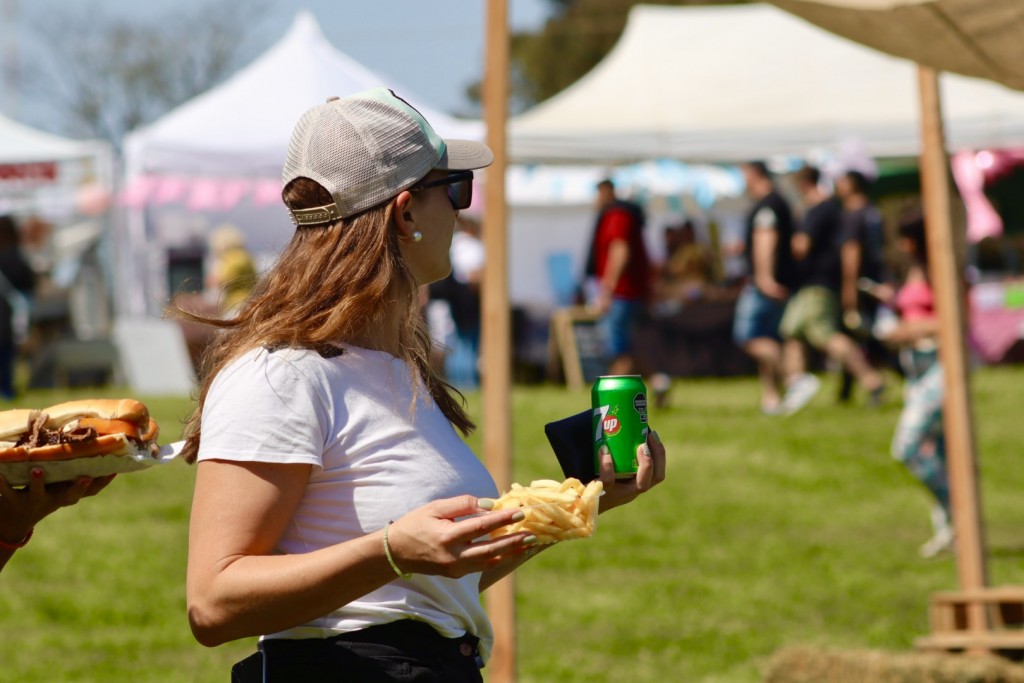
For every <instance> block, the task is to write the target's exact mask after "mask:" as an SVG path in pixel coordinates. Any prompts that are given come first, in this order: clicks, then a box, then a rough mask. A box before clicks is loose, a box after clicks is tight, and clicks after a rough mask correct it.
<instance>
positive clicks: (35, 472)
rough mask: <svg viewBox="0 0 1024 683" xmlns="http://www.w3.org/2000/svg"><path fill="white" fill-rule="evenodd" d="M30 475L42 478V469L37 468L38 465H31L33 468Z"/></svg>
mask: <svg viewBox="0 0 1024 683" xmlns="http://www.w3.org/2000/svg"><path fill="white" fill-rule="evenodd" d="M32 476H33V477H34V478H35V479H42V477H43V471H42V470H41V469H40V468H38V467H33V468H32Z"/></svg>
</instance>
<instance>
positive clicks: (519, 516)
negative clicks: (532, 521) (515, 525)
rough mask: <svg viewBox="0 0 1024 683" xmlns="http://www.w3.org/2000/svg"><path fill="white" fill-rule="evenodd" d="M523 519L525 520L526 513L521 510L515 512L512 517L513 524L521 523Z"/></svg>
mask: <svg viewBox="0 0 1024 683" xmlns="http://www.w3.org/2000/svg"><path fill="white" fill-rule="evenodd" d="M524 519H526V513H525V512H523V511H522V510H516V513H515V514H514V515H512V521H513V522H521V521H523V520H524Z"/></svg>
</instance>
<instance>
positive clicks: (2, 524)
mask: <svg viewBox="0 0 1024 683" xmlns="http://www.w3.org/2000/svg"><path fill="white" fill-rule="evenodd" d="M115 476H117V475H115V474H110V475H107V476H105V477H96V478H92V477H79V478H78V479H76V480H74V481H65V482H59V483H56V484H46V483H45V481H44V478H45V475H44V473H43V470H42V469H39V468H36V469H34V470H33V471H32V481H31V482H30V483H29V485H28V486H25V487H24V488H20V489H15V488H12V487H11V486H10V484H8V483H7V481H6V480H5V479H4V478H3V477H0V569H3V567H4V565H6V564H7V560H9V559H10V558H11V556H12V555H13V554H14V551H15V550H17V549H18V548H20V547H22V546H23V545H25V544H26V543H27V542H28V539H29V538H31V536H32V530H33V529H34V528H35V526H36V524H38V523H39V521H40V520H41V519H43V518H44V517H46V516H47V515H50V514H52V513H53V512H56V511H57V510H59V509H60V508H62V507H67V506H69V505H74V504H75V503H77V502H78V501H79V500H81V499H82V498H86V497H88V496H95V495H96V494H97V493H99V492H100V491H102V490H103V489H104V488H106V486H107V484H109V483H110V482H111V481H113V479H114V477H115Z"/></svg>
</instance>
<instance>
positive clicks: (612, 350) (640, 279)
mask: <svg viewBox="0 0 1024 683" xmlns="http://www.w3.org/2000/svg"><path fill="white" fill-rule="evenodd" d="M596 189H597V197H596V206H597V222H596V225H595V226H594V235H593V239H592V240H591V243H590V249H589V252H588V255H587V263H586V267H585V270H584V274H585V275H586V276H588V277H591V278H593V281H594V284H595V293H594V296H593V301H592V302H591V305H592V308H593V309H594V311H596V312H597V314H598V315H599V316H600V321H599V323H598V324H599V326H600V327H601V331H602V336H603V337H604V340H605V344H606V348H605V352H606V355H607V357H608V365H607V368H608V369H607V372H608V374H610V375H633V374H643V369H644V367H645V366H644V364H643V363H642V362H640V361H639V360H638V358H637V357H636V328H637V324H638V322H639V319H640V316H642V315H643V314H644V312H645V311H646V309H647V304H648V302H649V300H650V296H651V285H652V270H651V261H650V256H649V255H648V253H647V245H646V244H645V243H644V236H643V228H644V214H643V210H642V209H641V208H640V206H639V205H637V204H636V203H635V202H630V201H626V200H623V199H619V198H618V197H617V196H616V194H615V185H614V183H612V181H611V180H609V179H604V180H602V181H601V182H599V183H598V184H597V188H596Z"/></svg>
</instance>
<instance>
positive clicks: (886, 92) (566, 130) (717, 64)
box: [509, 4, 1024, 163]
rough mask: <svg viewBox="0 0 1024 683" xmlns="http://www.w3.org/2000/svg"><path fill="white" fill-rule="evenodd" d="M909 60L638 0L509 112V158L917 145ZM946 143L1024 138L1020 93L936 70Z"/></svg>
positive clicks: (811, 34) (773, 20)
mask: <svg viewBox="0 0 1024 683" xmlns="http://www.w3.org/2000/svg"><path fill="white" fill-rule="evenodd" d="M915 79H916V72H915V69H914V65H913V64H911V63H909V62H907V61H906V60H902V59H898V58H895V57H891V56H888V55H885V54H882V53H879V52H876V51H874V50H872V49H870V48H867V47H864V46H862V45H859V44H857V43H854V42H851V41H849V40H847V39H845V38H842V37H839V36H836V35H834V34H831V33H829V32H827V31H824V30H822V29H820V28H817V27H816V26H813V25H811V24H808V23H807V22H805V21H803V20H802V19H799V18H797V17H794V16H792V15H791V14H788V13H787V12H784V11H782V10H780V9H777V8H775V7H772V6H769V5H759V4H751V5H742V6H722V7H670V6H645V5H637V6H635V7H633V8H632V10H631V11H630V14H629V20H628V22H627V25H626V29H625V31H624V33H623V35H622V37H621V38H620V40H619V42H618V43H617V44H616V46H615V47H614V48H613V49H612V51H611V52H610V53H609V54H608V55H607V56H606V57H605V59H604V60H603V61H602V62H601V63H599V64H598V65H597V66H596V67H595V68H594V69H593V70H592V71H591V72H590V73H588V74H587V75H586V76H584V77H583V78H581V79H580V80H579V81H577V82H576V83H574V84H573V85H572V86H570V87H568V88H566V89H565V90H564V91H562V92H561V93H559V94H557V95H555V96H554V97H552V98H551V99H549V100H547V101H545V102H542V103H540V104H539V105H537V106H536V107H534V108H533V109H531V110H529V111H527V112H525V113H524V114H521V115H520V116H518V117H515V118H514V119H512V120H511V121H510V122H509V154H510V157H511V158H512V160H513V161H516V162H543V161H553V162H567V161H572V162H581V161H597V162H608V163H611V162H622V161H632V160H640V159H650V158H660V157H671V158H679V159H685V160H687V161H739V160H743V159H749V158H753V157H769V156H773V155H794V154H795V155H805V154H807V153H808V152H809V151H813V150H815V149H821V148H825V149H834V148H836V147H837V146H838V145H840V144H842V143H843V141H845V140H849V139H857V140H861V141H863V143H864V145H865V149H866V152H867V153H868V154H870V155H871V156H874V157H905V156H915V155H917V153H918V152H919V136H918V128H917V126H918V109H917V100H916V95H915V90H914V84H915V83H916V80H915ZM942 94H943V108H944V111H945V114H946V125H947V134H948V140H949V143H950V146H951V147H952V148H954V149H956V148H963V147H1006V146H1012V145H1019V144H1021V143H1022V142H1024V94H1022V93H1020V92H1016V91H1011V90H1009V89H1007V88H1005V87H1002V86H1000V85H997V84H994V83H991V82H989V81H982V80H978V79H974V78H969V77H965V76H958V75H953V74H943V76H942Z"/></svg>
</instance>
